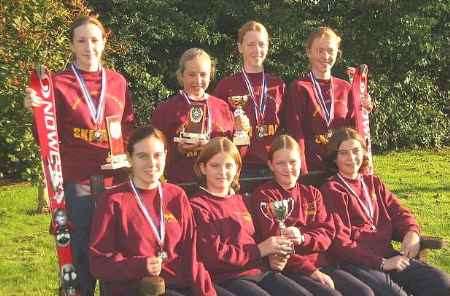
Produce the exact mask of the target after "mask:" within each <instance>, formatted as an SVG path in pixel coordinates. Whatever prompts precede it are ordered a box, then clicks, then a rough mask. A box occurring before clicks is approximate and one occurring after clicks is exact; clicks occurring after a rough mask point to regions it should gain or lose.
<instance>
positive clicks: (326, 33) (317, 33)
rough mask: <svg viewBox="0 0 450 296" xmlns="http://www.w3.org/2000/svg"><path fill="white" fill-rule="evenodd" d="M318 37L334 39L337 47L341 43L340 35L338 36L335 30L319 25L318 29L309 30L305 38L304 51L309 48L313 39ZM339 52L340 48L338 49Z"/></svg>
mask: <svg viewBox="0 0 450 296" xmlns="http://www.w3.org/2000/svg"><path fill="white" fill-rule="evenodd" d="M318 38H329V39H331V40H334V41H336V44H337V47H338V48H339V46H340V44H341V40H342V39H341V37H339V35H338V34H336V32H335V31H334V30H333V29H331V28H330V27H319V28H318V29H316V30H314V31H313V32H311V33H310V34H309V36H308V39H307V40H306V51H307V52H308V51H309V50H310V49H311V46H312V44H313V42H314V40H316V39H318ZM339 52H340V50H339Z"/></svg>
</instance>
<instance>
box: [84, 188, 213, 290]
mask: <svg viewBox="0 0 450 296" xmlns="http://www.w3.org/2000/svg"><path fill="white" fill-rule="evenodd" d="M162 186H163V187H162V190H163V208H164V210H163V212H164V220H165V225H166V236H165V242H164V250H165V251H166V252H167V253H168V259H167V261H165V262H164V263H163V268H162V272H161V276H162V277H163V278H164V280H165V282H166V286H168V287H173V288H184V287H192V288H193V292H194V294H195V295H216V292H215V290H214V287H213V285H212V283H211V279H210V277H209V274H208V272H207V271H206V269H205V268H204V266H203V264H201V263H199V262H198V261H197V253H196V239H195V238H196V234H195V221H194V218H193V215H192V210H191V207H190V205H189V201H188V199H187V197H186V194H185V193H184V191H183V190H182V189H181V188H180V187H178V186H176V185H172V184H168V183H165V184H163V185H162ZM139 192H140V195H141V197H142V200H143V203H144V204H145V206H146V208H147V209H148V210H149V214H150V216H151V217H152V219H153V220H158V221H159V218H160V217H159V210H155V208H156V209H159V200H160V199H159V194H158V193H157V190H156V189H154V190H140V189H139ZM92 221H93V222H92V230H91V238H90V253H89V254H90V262H91V272H92V274H93V275H94V276H95V277H98V278H100V279H102V280H104V281H106V282H108V284H109V285H110V287H111V289H112V291H113V294H114V295H134V294H133V292H132V291H134V290H133V289H134V285H135V284H136V282H137V281H138V280H140V279H141V278H142V277H144V276H148V275H149V274H148V273H147V271H146V258H147V257H151V256H156V254H157V252H158V250H159V249H158V244H157V241H156V237H155V235H154V233H153V232H152V229H151V227H150V225H149V223H148V222H147V220H146V219H145V217H144V215H143V213H142V211H141V209H140V208H139V206H138V204H137V202H136V199H135V197H134V194H133V191H132V189H131V187H130V184H129V183H123V184H121V185H119V186H117V187H115V188H113V189H111V190H110V191H107V192H106V193H105V195H104V196H103V197H102V198H100V199H99V200H98V202H97V206H96V209H95V213H94V217H93V219H92Z"/></svg>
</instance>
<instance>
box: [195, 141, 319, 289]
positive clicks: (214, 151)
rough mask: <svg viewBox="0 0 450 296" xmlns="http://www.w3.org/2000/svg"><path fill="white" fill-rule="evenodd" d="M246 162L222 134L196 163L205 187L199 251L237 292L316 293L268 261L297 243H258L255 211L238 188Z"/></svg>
mask: <svg viewBox="0 0 450 296" xmlns="http://www.w3.org/2000/svg"><path fill="white" fill-rule="evenodd" d="M241 166H242V165H241V158H240V155H239V152H238V150H237V148H236V146H234V144H233V143H232V142H231V141H230V140H228V139H226V138H223V137H222V138H215V139H213V140H211V141H210V142H209V143H208V144H207V145H206V146H205V148H204V149H203V150H202V152H201V153H200V155H199V158H198V160H197V162H196V164H195V171H196V174H197V176H198V177H199V178H200V183H201V184H202V186H201V187H200V188H201V191H200V192H198V193H197V194H195V195H194V196H193V198H192V199H191V204H192V208H193V210H194V216H195V217H196V220H197V225H198V226H197V229H198V249H199V253H200V254H201V257H202V259H203V261H204V262H205V265H206V267H207V269H208V270H209V272H210V273H211V276H212V278H213V280H214V281H215V282H216V283H217V284H219V285H220V286H222V287H224V288H225V289H227V290H228V291H230V292H233V293H235V294H238V295H268V293H269V294H270V295H312V294H311V293H309V292H308V291H307V290H305V289H304V288H303V287H301V286H299V285H298V284H297V283H295V282H294V281H292V280H290V279H288V278H286V277H285V276H283V275H282V274H281V273H277V272H273V271H268V269H267V267H266V265H265V264H264V261H263V260H262V259H263V258H264V257H265V256H267V255H270V254H285V253H287V252H290V251H291V250H292V246H291V243H290V241H289V239H287V238H283V237H281V236H271V237H269V238H268V239H266V240H264V241H263V242H261V243H259V244H258V243H257V242H256V238H255V228H254V226H253V220H252V216H251V214H250V212H249V211H248V209H247V207H246V204H245V202H244V200H243V197H242V196H241V195H240V194H236V193H235V192H234V190H237V189H238V179H239V172H240V169H241Z"/></svg>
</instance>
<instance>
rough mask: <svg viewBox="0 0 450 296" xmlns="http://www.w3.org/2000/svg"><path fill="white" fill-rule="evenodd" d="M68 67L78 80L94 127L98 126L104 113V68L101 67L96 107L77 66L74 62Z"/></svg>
mask: <svg viewBox="0 0 450 296" xmlns="http://www.w3.org/2000/svg"><path fill="white" fill-rule="evenodd" d="M70 67H71V68H72V72H73V74H74V75H75V77H76V79H77V81H78V85H79V86H80V89H81V93H82V94H83V97H84V100H85V101H86V104H87V106H88V109H89V113H90V114H91V118H92V120H93V121H94V124H95V125H96V128H99V126H101V122H102V120H103V115H104V113H105V103H106V96H105V94H106V71H105V69H104V68H102V81H101V90H100V98H99V103H98V107H96V106H95V104H94V101H93V100H92V97H91V94H90V93H89V90H88V88H87V85H86V82H85V81H84V79H83V76H81V73H80V72H79V70H78V69H77V67H76V66H75V65H74V64H72V65H70Z"/></svg>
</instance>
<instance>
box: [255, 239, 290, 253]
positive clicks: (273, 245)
mask: <svg viewBox="0 0 450 296" xmlns="http://www.w3.org/2000/svg"><path fill="white" fill-rule="evenodd" d="M258 249H259V253H260V254H261V257H265V256H267V255H271V254H279V255H282V256H286V255H288V254H291V253H292V242H291V240H290V239H288V238H287V237H283V236H271V237H269V238H268V239H266V240H265V241H263V242H261V243H259V244H258Z"/></svg>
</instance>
